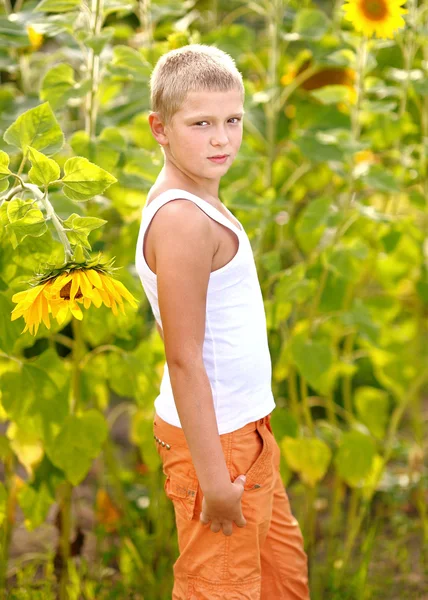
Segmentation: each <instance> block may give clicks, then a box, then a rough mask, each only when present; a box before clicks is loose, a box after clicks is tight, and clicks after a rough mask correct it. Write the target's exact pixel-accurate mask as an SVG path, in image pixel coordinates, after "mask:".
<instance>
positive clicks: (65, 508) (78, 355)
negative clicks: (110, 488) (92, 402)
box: [59, 318, 86, 600]
mask: <svg viewBox="0 0 428 600" xmlns="http://www.w3.org/2000/svg"><path fill="white" fill-rule="evenodd" d="M71 326H72V330H73V337H74V341H73V348H72V361H71V384H70V414H71V415H74V414H76V412H77V411H78V410H79V404H80V366H79V365H80V361H81V359H82V356H83V355H84V354H85V351H86V349H85V343H84V341H83V337H82V331H81V322H80V321H78V320H77V319H75V318H73V319H72V320H71ZM72 494H73V484H72V483H71V482H69V481H66V482H65V483H64V485H63V493H62V498H61V502H60V510H61V538H60V551H61V558H62V564H61V576H60V589H59V600H68V590H67V587H68V583H69V572H68V561H69V559H70V534H71V507H72V505H71V500H72Z"/></svg>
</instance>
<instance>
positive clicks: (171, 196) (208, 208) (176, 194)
mask: <svg viewBox="0 0 428 600" xmlns="http://www.w3.org/2000/svg"><path fill="white" fill-rule="evenodd" d="M181 198H184V199H186V200H191V201H192V202H193V203H194V204H197V206H199V208H200V209H201V210H203V211H204V213H206V214H207V215H208V216H209V217H211V218H212V219H214V220H215V221H217V222H218V223H220V224H221V225H225V226H226V227H228V228H229V229H231V230H232V231H234V232H235V233H236V234H238V235H239V234H242V233H243V231H244V230H243V228H242V229H241V228H240V227H238V226H236V225H235V224H234V223H232V222H231V221H230V220H229V219H228V218H227V217H225V216H224V215H223V214H222V213H221V212H220V211H219V210H218V209H217V208H215V206H212V204H210V203H209V202H207V201H206V200H203V199H202V198H199V196H196V195H195V194H192V193H191V192H187V191H186V190H182V189H179V188H171V189H169V190H165V192H162V193H161V194H159V196H157V197H156V198H155V199H154V200H152V202H150V204H149V205H148V206H146V207H145V208H144V209H143V216H145V215H147V213H148V219H149V222H150V220H151V219H152V217H153V216H154V214H155V213H156V212H157V210H158V209H159V208H160V207H161V206H163V205H164V204H166V203H167V202H170V201H171V200H179V199H181ZM226 210H228V209H226ZM228 212H230V211H228ZM230 214H231V215H232V213H230ZM232 216H233V215H232ZM147 225H148V223H147ZM241 227H242V226H241Z"/></svg>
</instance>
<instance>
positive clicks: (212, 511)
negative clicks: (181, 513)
mask: <svg viewBox="0 0 428 600" xmlns="http://www.w3.org/2000/svg"><path fill="white" fill-rule="evenodd" d="M244 483H245V475H238V477H237V478H236V479H235V481H233V482H231V483H230V484H229V486H228V487H227V488H226V490H221V491H219V492H218V494H215V493H214V494H211V495H210V496H209V497H206V496H205V495H204V497H203V500H202V512H201V514H200V517H199V520H200V521H201V522H202V523H204V524H205V525H206V524H207V523H209V522H210V521H212V522H211V527H210V529H211V531H213V532H214V533H217V532H219V531H220V530H221V529H223V533H224V535H232V523H235V524H236V525H237V526H238V527H245V525H246V524H247V521H246V520H245V518H244V516H243V514H242V508H241V497H242V494H243V493H244Z"/></svg>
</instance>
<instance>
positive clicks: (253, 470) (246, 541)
mask: <svg viewBox="0 0 428 600" xmlns="http://www.w3.org/2000/svg"><path fill="white" fill-rule="evenodd" d="M153 432H154V437H155V440H156V442H155V443H156V447H157V449H158V452H159V455H160V457H161V459H162V465H163V472H164V473H165V475H166V480H165V486H164V487H165V492H166V495H167V496H168V498H170V499H171V500H172V502H173V505H174V511H175V519H176V524H177V536H178V547H179V557H178V559H177V560H176V562H175V563H174V566H173V571H174V588H173V591H172V600H308V599H309V587H308V565H307V555H306V553H305V551H304V547H303V537H302V533H301V531H300V527H299V524H298V522H297V521H296V519H295V518H294V517H293V514H292V512H291V509H290V503H289V501H288V497H287V494H286V491H285V489H284V485H283V482H282V480H281V476H280V471H279V464H280V453H281V451H280V448H279V446H278V443H277V442H276V440H275V437H274V435H273V432H272V428H271V425H270V415H268V416H267V417H264V418H263V419H258V420H257V421H254V422H252V423H248V424H247V425H245V426H244V427H242V428H241V429H237V430H236V431H232V432H231V433H226V434H223V435H221V436H220V440H221V445H222V448H223V452H224V457H225V460H226V465H227V468H228V470H229V473H230V476H231V481H234V480H235V478H236V477H237V476H238V475H240V474H241V473H243V474H245V475H246V476H247V480H246V482H245V486H244V493H243V494H242V498H241V506H242V513H243V515H244V517H245V519H246V521H247V524H246V525H245V527H238V526H237V525H235V523H233V524H232V526H233V533H232V535H231V536H226V535H224V533H223V531H222V530H220V531H219V532H217V533H214V532H213V531H211V529H210V526H211V521H210V522H209V523H205V524H204V523H202V522H201V521H200V520H199V517H200V513H201V511H202V497H203V494H202V490H201V488H200V486H199V482H198V478H197V476H196V471H195V468H194V466H193V463H192V457H191V454H190V450H189V447H188V445H187V442H186V438H185V435H184V432H183V430H182V429H181V428H180V427H175V426H174V425H170V424H169V423H166V422H165V421H164V420H162V419H161V418H160V417H159V415H157V414H155V417H154V421H153Z"/></svg>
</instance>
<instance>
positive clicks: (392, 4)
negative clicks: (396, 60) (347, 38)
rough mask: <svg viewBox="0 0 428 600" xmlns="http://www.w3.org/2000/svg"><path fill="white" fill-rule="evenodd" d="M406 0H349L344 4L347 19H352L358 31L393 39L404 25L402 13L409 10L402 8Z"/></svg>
mask: <svg viewBox="0 0 428 600" xmlns="http://www.w3.org/2000/svg"><path fill="white" fill-rule="evenodd" d="M404 3H405V0H347V2H346V3H345V4H344V5H343V6H342V8H343V10H344V11H345V19H347V20H348V21H351V23H352V24H353V26H354V28H355V29H356V31H359V32H361V33H363V34H364V35H366V36H367V37H371V36H372V35H374V34H376V36H377V37H378V38H389V39H392V37H393V33H394V32H395V31H396V30H397V29H400V28H401V27H404V25H405V21H404V19H403V17H402V16H401V15H405V14H406V13H408V12H409V11H408V10H406V9H405V8H401V5H402V4H404Z"/></svg>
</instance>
